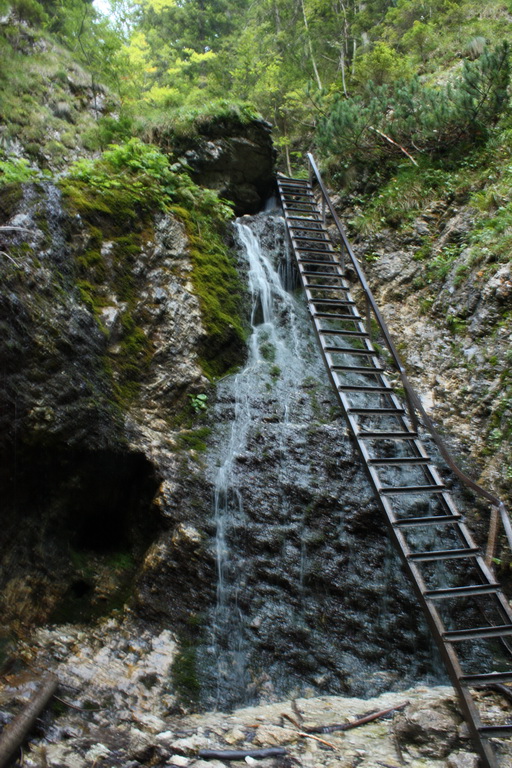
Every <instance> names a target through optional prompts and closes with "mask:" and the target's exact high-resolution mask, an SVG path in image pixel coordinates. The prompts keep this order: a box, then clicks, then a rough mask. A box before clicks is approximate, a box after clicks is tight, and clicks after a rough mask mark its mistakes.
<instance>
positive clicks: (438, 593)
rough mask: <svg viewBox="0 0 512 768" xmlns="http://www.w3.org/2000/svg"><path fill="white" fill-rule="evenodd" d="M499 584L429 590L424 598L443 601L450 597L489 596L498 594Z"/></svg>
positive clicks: (424, 594)
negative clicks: (493, 593)
mask: <svg viewBox="0 0 512 768" xmlns="http://www.w3.org/2000/svg"><path fill="white" fill-rule="evenodd" d="M499 588H500V585H499V584H472V585H470V586H467V587H447V588H446V589H428V590H427V591H426V592H424V593H423V597H425V598H427V599H428V600H443V599H445V598H450V597H465V596H466V595H488V594H489V593H492V592H496V590H497V589H499Z"/></svg>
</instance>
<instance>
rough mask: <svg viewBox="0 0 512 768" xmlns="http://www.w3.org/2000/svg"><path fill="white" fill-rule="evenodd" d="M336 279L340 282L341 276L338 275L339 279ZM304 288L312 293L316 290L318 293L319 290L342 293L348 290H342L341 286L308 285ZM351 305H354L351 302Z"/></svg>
mask: <svg viewBox="0 0 512 768" xmlns="http://www.w3.org/2000/svg"><path fill="white" fill-rule="evenodd" d="M338 279H339V280H341V275H340V277H339V278H338ZM305 288H308V289H309V290H310V291H313V290H315V291H316V290H317V289H318V290H319V291H320V290H321V291H343V290H344V291H346V290H348V288H343V286H341V285H318V284H317V285H309V283H308V284H307V285H306V286H305ZM352 303H354V302H352Z"/></svg>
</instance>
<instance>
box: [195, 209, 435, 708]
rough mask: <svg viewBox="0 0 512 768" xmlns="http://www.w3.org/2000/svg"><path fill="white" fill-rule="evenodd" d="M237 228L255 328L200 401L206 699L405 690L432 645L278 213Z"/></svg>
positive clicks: (201, 649) (226, 704)
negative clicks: (210, 569) (208, 442)
mask: <svg viewBox="0 0 512 768" xmlns="http://www.w3.org/2000/svg"><path fill="white" fill-rule="evenodd" d="M235 234H236V240H237V242H238V245H239V259H240V268H241V271H242V273H244V274H246V275H247V282H248V291H249V295H250V300H251V301H250V304H251V306H250V336H249V339H248V354H247V363H246V365H245V367H244V368H243V370H241V371H240V372H239V373H237V374H236V375H234V376H229V377H227V378H226V379H224V380H222V381H220V382H219V383H218V386H217V402H216V404H215V405H214V406H213V408H212V411H211V414H210V417H211V419H212V421H213V423H214V425H215V428H214V433H215V434H214V436H213V438H212V442H213V445H212V447H211V449H210V451H209V454H208V456H207V464H208V466H207V471H206V474H207V477H208V481H209V482H210V483H211V486H212V491H213V497H214V498H213V501H214V503H213V512H212V517H213V522H214V528H215V537H214V543H213V549H214V555H215V559H216V569H217V574H216V575H217V592H216V604H215V606H214V607H212V609H211V611H210V613H209V615H208V617H207V618H206V637H205V638H204V642H200V643H199V644H198V649H197V662H198V674H199V677H200V682H201V688H202V705H203V706H205V707H208V708H212V707H217V708H219V709H225V708H230V707H233V706H239V705H243V704H247V703H250V702H251V701H254V700H258V699H259V700H261V699H267V700H272V699H275V698H276V697H277V696H286V695H292V694H293V695H299V694H306V695H307V694H308V692H311V691H316V692H327V693H341V692H349V693H351V694H353V695H374V694H375V693H377V692H378V691H380V690H384V689H389V688H391V687H393V686H396V687H398V688H400V687H402V686H403V685H406V684H407V683H411V682H413V681H414V682H415V681H416V680H418V679H420V678H421V674H418V673H417V670H418V669H423V670H425V668H426V667H428V665H429V661H428V659H429V657H430V650H429V646H428V643H427V644H425V649H422V648H421V647H419V648H418V643H417V642H416V639H415V638H416V636H417V634H418V621H420V622H421V618H419V617H418V613H417V612H416V613H415V609H414V608H411V606H414V603H415V601H414V598H413V597H412V594H411V593H410V590H409V587H408V585H407V583H406V581H405V579H404V577H403V575H402V574H401V573H400V569H399V567H397V565H396V561H395V566H394V567H393V566H391V565H390V560H389V558H392V557H393V556H394V557H395V558H396V555H393V554H392V553H390V554H389V558H386V557H385V555H386V552H387V550H388V548H389V547H388V539H387V535H386V530H385V524H384V521H382V520H381V518H380V517H379V516H378V515H379V513H378V511H377V509H376V505H375V500H374V497H373V492H372V490H371V487H370V486H369V483H368V481H367V479H366V477H365V476H364V474H363V472H362V469H361V467H360V466H359V464H358V463H357V459H356V457H355V454H354V449H353V446H352V445H351V443H350V441H349V439H348V437H347V434H346V426H345V423H344V420H343V419H342V417H341V414H340V411H339V408H338V407H337V404H336V400H335V397H334V394H333V392H332V390H331V385H330V383H329V380H328V377H327V374H326V372H325V369H324V367H323V363H322V360H321V356H320V355H319V354H318V349H317V346H316V343H315V338H314V333H313V330H312V326H311V323H310V322H309V318H308V314H307V308H306V306H305V304H304V302H303V300H302V296H301V295H299V297H296V296H295V295H294V292H293V270H292V268H291V265H290V261H289V258H288V254H287V247H286V236H285V229H284V222H283V220H282V218H281V217H280V216H279V215H276V214H275V213H274V212H268V213H264V214H259V215H258V216H254V217H243V218H242V219H240V220H238V221H237V222H236V225H235ZM339 520H340V521H341V520H343V524H342V526H341V527H340V526H339V524H338V521H339ZM359 551H361V555H360V554H359ZM383 591H386V600H385V606H386V610H389V611H390V612H392V614H393V615H392V617H391V619H390V620H388V623H387V625H386V621H385V617H384V615H383V613H382V612H381V610H380V608H379V602H380V601H381V599H382V595H383ZM397 633H400V636H401V646H402V650H401V651H400V652H397V649H396V636H397ZM420 646H421V643H420ZM409 648H410V653H409V650H408V649H409Z"/></svg>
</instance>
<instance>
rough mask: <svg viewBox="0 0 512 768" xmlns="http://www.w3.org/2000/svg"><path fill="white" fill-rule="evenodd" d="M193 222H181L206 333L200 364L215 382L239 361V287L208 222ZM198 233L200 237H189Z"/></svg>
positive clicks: (241, 349)
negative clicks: (188, 240) (190, 245)
mask: <svg viewBox="0 0 512 768" xmlns="http://www.w3.org/2000/svg"><path fill="white" fill-rule="evenodd" d="M201 223H202V225H203V226H202V227H200V226H199V222H198V220H197V218H195V219H194V220H188V221H186V222H185V226H186V227H187V231H188V233H189V237H191V238H192V237H193V238H194V241H195V246H196V247H194V248H192V249H191V252H190V255H191V257H192V265H193V268H192V283H193V285H194V291H195V293H196V294H197V296H198V297H199V301H200V304H201V313H202V319H203V324H204V327H205V330H206V333H207V339H206V341H205V342H204V344H203V346H202V349H201V352H200V362H201V365H202V368H203V370H204V372H205V373H206V375H207V376H209V377H210V378H217V377H220V376H223V375H225V374H226V373H227V372H228V371H230V370H232V369H233V368H235V367H237V366H238V365H240V364H241V362H242V361H243V356H244V351H245V339H246V331H245V329H244V327H243V324H242V317H241V304H242V298H241V283H240V278H239V275H238V272H237V271H236V269H235V267H234V264H233V258H232V256H231V255H230V254H229V252H228V248H227V246H226V245H225V243H224V242H223V240H222V238H221V237H220V235H219V233H218V232H216V231H215V230H214V228H213V225H212V222H211V221H208V220H205V219H204V218H203V220H202V222H201ZM199 231H200V232H201V235H198V234H193V233H194V232H195V233H197V232H199Z"/></svg>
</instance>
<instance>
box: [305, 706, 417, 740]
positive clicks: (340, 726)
mask: <svg viewBox="0 0 512 768" xmlns="http://www.w3.org/2000/svg"><path fill="white" fill-rule="evenodd" d="M408 703H409V702H408V701H404V703H403V704H397V705H396V707H390V708H389V709H381V710H379V711H378V712H370V713H368V714H367V715H364V716H363V717H360V718H358V719H357V720H352V721H351V722H349V723H335V724H334V725H320V726H317V727H314V728H304V730H305V731H306V732H307V733H334V731H349V730H350V729H351V728H358V727H359V726H360V725H365V724H366V723H371V722H372V721H373V720H379V719H380V718H381V717H385V716H386V715H390V714H391V713H392V712H396V711H398V710H400V709H403V708H404V707H406V706H407V705H408Z"/></svg>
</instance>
